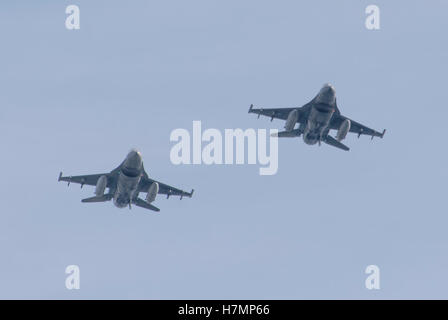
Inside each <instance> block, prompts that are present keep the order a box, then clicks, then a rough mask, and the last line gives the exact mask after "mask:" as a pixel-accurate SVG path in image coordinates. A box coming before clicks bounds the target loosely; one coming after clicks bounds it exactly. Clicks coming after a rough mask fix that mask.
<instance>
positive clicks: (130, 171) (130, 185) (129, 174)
mask: <svg viewBox="0 0 448 320" xmlns="http://www.w3.org/2000/svg"><path fill="white" fill-rule="evenodd" d="M142 163H143V162H142V157H141V154H140V153H139V152H138V151H131V152H130V153H129V154H128V156H127V157H126V160H125V161H124V163H123V166H122V168H121V170H120V173H119V175H118V181H117V189H116V190H115V193H114V204H115V206H116V207H118V208H124V207H127V206H129V205H130V203H132V201H133V199H135V198H136V197H137V196H138V185H139V183H140V179H141V177H142V173H143V165H142Z"/></svg>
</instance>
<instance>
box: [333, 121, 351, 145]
mask: <svg viewBox="0 0 448 320" xmlns="http://www.w3.org/2000/svg"><path fill="white" fill-rule="evenodd" d="M350 126H351V122H350V120H348V119H345V120H344V121H343V122H342V124H341V126H340V127H339V130H338V133H337V134H336V140H338V141H342V140H344V139H345V137H346V136H347V133H348V132H349V131H350Z"/></svg>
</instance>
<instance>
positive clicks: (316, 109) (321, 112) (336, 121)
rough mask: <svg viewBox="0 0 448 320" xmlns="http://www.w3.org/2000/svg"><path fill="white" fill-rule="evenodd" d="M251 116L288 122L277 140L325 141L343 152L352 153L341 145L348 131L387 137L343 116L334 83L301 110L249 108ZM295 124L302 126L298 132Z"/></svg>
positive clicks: (311, 143)
mask: <svg viewBox="0 0 448 320" xmlns="http://www.w3.org/2000/svg"><path fill="white" fill-rule="evenodd" d="M249 113H256V114H258V117H260V115H264V116H267V117H270V118H271V121H272V120H273V119H274V118H277V119H282V120H286V123H285V131H282V132H279V133H278V137H279V138H283V137H300V136H301V135H302V136H303V141H304V142H305V143H306V144H309V145H314V144H316V143H318V144H319V145H320V144H321V142H325V143H326V144H329V145H331V146H334V147H337V148H339V149H342V150H346V151H348V150H350V148H349V147H347V146H346V145H344V144H343V143H341V141H342V140H344V139H345V137H346V136H347V133H348V132H353V133H357V134H358V138H359V136H360V135H362V134H364V135H368V136H371V137H372V139H373V137H380V138H382V137H383V136H384V133H385V132H386V130H383V132H378V131H375V130H373V129H370V128H368V127H366V126H364V125H362V124H360V123H358V122H356V121H353V120H351V119H349V118H347V117H345V116H343V115H342V114H341V112H340V111H339V109H338V106H337V103H336V91H335V89H334V87H333V86H332V85H331V84H325V85H324V86H323V87H322V89H320V91H319V93H318V94H317V95H316V96H315V97H314V98H313V99H312V100H311V101H310V102H308V103H307V104H305V105H304V106H302V107H298V108H280V109H264V108H262V109H254V108H253V105H251V106H250V109H249ZM296 123H298V124H299V126H298V128H297V129H295V125H296ZM332 129H334V130H337V133H336V137H332V136H331V135H330V134H329V132H330V130H332Z"/></svg>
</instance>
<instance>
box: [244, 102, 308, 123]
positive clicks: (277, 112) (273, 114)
mask: <svg viewBox="0 0 448 320" xmlns="http://www.w3.org/2000/svg"><path fill="white" fill-rule="evenodd" d="M295 109H297V110H298V111H299V121H298V122H300V120H302V121H305V119H306V117H303V116H302V114H303V113H305V112H307V111H308V109H309V108H307V105H304V106H303V107H301V108H277V109H273V108H270V109H265V108H260V109H254V107H253V105H250V108H249V113H255V114H258V116H260V115H263V116H266V117H270V118H271V121H272V120H273V119H281V120H286V119H288V115H289V113H290V112H291V111H292V110H295Z"/></svg>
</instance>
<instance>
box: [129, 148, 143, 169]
mask: <svg viewBox="0 0 448 320" xmlns="http://www.w3.org/2000/svg"><path fill="white" fill-rule="evenodd" d="M141 166H142V155H141V153H140V152H139V151H137V150H131V152H129V154H128V156H127V157H126V167H127V168H135V169H139V168H140V167H141Z"/></svg>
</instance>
